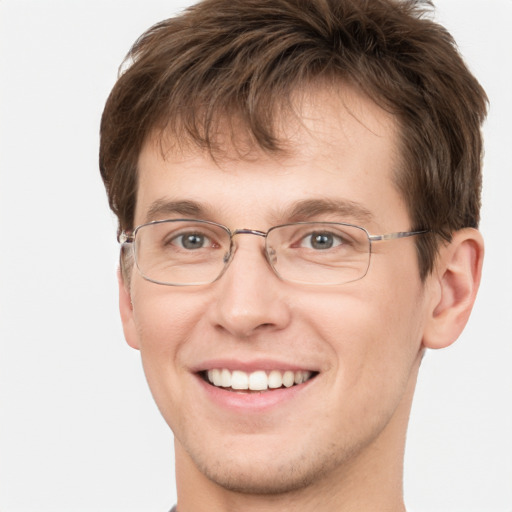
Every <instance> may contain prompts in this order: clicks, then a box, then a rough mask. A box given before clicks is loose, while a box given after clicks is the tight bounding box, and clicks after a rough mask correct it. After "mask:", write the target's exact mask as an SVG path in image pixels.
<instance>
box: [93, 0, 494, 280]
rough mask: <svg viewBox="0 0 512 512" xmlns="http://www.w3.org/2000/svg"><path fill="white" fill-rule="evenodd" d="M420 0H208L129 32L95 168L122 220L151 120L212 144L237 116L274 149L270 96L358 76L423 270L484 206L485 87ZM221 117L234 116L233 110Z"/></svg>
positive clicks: (126, 223)
mask: <svg viewBox="0 0 512 512" xmlns="http://www.w3.org/2000/svg"><path fill="white" fill-rule="evenodd" d="M431 7H432V3H431V2H430V1H428V0H425V1H421V0H403V1H400V0H204V1H203V2H201V3H199V4H197V5H195V6H193V7H191V8H189V9H188V10H186V11H185V12H184V13H183V14H182V15H180V16H177V17H175V18H171V19H168V20H166V21H163V22H161V23H159V24H157V25H155V26H153V27H152V28H150V29H149V30H148V31H147V32H146V33H144V34H143V35H142V36H141V37H140V38H139V39H138V40H137V41H136V42H135V44H134V46H133V47H132V49H131V50H130V52H129V54H128V55H127V60H126V62H129V63H130V65H129V66H128V67H127V69H126V70H125V71H124V72H123V73H121V74H120V77H119V79H118V81H117V83H116V84H115V86H114V88H113V90H112V92H111V94H110V96H109V98H108V100H107V103H106V106H105V110H104V112H103V117H102V121H101V143H100V170H101V175H102V177H103V180H104V183H105V186H106V189H107V193H108V197H109V202H110V206H111V208H112V210H113V211H114V212H115V214H116V215H117V216H118V219H119V230H130V229H132V228H133V227H134V226H133V221H134V212H135V201H136V193H137V163H138V157H139V153H140V151H141V148H142V145H143V144H144V142H145V141H146V140H147V137H148V136H149V134H150V133H152V132H153V131H154V130H155V129H161V130H163V131H165V133H166V134H170V135H171V137H173V138H174V139H175V140H178V141H180V140H185V141H186V142H187V143H192V144H194V145H196V146H197V147H198V148H199V149H201V150H206V151H210V152H214V151H215V150H216V148H215V143H216V135H217V131H218V130H219V127H220V126H221V124H222V122H223V121H224V123H223V124H222V126H224V127H225V126H226V123H225V121H226V120H227V121H228V123H229V122H230V120H231V119H236V120H237V129H239V128H240V123H241V126H242V127H243V128H244V130H245V131H246V133H247V135H248V136H249V138H250V140H251V141H252V142H253V143H254V144H255V145H257V146H259V147H260V148H262V149H263V150H265V151H271V152H272V151H279V150H280V147H281V144H280V142H281V141H279V138H278V137H277V135H276V131H275V126H276V123H275V121H276V119H275V118H276V116H279V115H280V112H282V109H281V110H280V109H279V108H278V107H279V106H280V105H283V104H286V103H287V102H288V101H290V98H291V95H292V93H293V92H294V91H296V90H297V89H299V88H301V87H303V86H305V85H306V84H311V83H315V81H319V80H323V79H326V78H327V79H329V80H330V81H332V80H333V79H334V81H335V82H336V83H338V84H339V86H340V87H341V86H342V85H343V83H350V84H352V85H356V86H357V87H358V89H359V90H361V91H363V92H364V93H365V94H366V95H367V96H368V97H369V98H371V99H373V100H374V101H375V102H376V103H377V104H378V105H379V106H381V107H382V108H384V109H385V110H387V111H388V112H391V113H392V114H393V115H395V116H396V119H397V121H398V125H399V127H400V130H401V147H400V150H401V156H402V162H401V164H402V165H401V169H400V170H399V172H398V173H397V176H396V177H395V179H396V185H397V187H398V189H399V190H400V191H401V193H402V195H403V197H404V199H405V201H406V204H407V207H408V210H409V214H410V217H411V221H412V224H413V225H412V226H411V229H429V230H431V231H432V233H431V234H429V235H426V236H421V237H418V238H417V242H416V243H417V247H418V254H419V267H420V274H421V276H422V277H425V276H426V275H427V274H428V273H429V272H430V271H431V270H432V268H433V264H434V261H435V256H436V252H437V246H438V243H439V236H441V237H442V238H445V239H447V240H449V239H450V238H451V234H452V233H453V232H454V231H456V230H458V229H461V228H464V227H477V226H478V223H479V216H480V213H479V212H480V192H481V160H482V151H483V150H482V136H481V131H480V127H481V124H482V122H483V120H484V118H485V115H486V108H487V98H486V95H485V92H484V91H483V89H482V87H481V86H480V84H479V83H478V82H477V80H476V79H475V78H474V76H473V75H472V74H471V73H470V71H469V70H468V68H467V67H466V65H465V64H464V62H463V60H462V58H461V56H460V55H459V53H458V50H457V48H456V45H455V42H454V41H453V39H452V37H451V36H450V34H449V33H448V32H447V31H446V30H445V29H444V28H443V27H442V26H440V25H438V24H437V23H435V22H433V21H432V20H431V19H430V17H429V16H428V14H429V10H430V8H431ZM228 126H229V124H228Z"/></svg>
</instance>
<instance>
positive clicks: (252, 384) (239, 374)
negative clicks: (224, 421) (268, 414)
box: [201, 368, 318, 392]
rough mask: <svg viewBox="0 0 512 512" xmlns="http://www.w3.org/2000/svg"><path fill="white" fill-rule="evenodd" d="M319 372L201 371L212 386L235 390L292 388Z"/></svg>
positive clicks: (222, 369)
mask: <svg viewBox="0 0 512 512" xmlns="http://www.w3.org/2000/svg"><path fill="white" fill-rule="evenodd" d="M317 374H318V372H313V371H309V370H298V371H291V370H286V371H280V370H272V371H265V370H257V371H254V372H250V373H247V372H244V371H241V370H233V371H230V370H228V369H226V368H214V369H212V370H208V371H204V372H201V376H202V377H203V379H204V380H205V381H206V382H208V383H209V384H211V385H212V386H215V387H218V388H223V389H225V390H227V391H235V392H244V391H247V392H250V391H259V392H261V391H269V390H274V389H281V388H291V387H292V386H298V385H300V384H304V383H305V382H308V381H309V380H311V379H312V378H314V377H315V376H316V375H317Z"/></svg>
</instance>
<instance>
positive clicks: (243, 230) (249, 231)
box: [224, 228, 269, 265]
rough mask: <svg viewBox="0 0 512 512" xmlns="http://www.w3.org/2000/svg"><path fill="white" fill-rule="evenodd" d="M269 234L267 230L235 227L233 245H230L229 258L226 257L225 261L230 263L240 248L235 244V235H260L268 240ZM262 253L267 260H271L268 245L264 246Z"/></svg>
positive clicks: (232, 233)
mask: <svg viewBox="0 0 512 512" xmlns="http://www.w3.org/2000/svg"><path fill="white" fill-rule="evenodd" d="M267 234H268V233H267V232H265V231H260V230H259V229H248V228H241V229H235V230H234V231H232V232H231V244H230V245H231V247H230V251H229V255H228V258H226V259H225V260H224V263H225V264H227V265H228V264H229V263H231V260H232V259H233V257H234V255H235V252H236V251H237V249H238V246H237V244H235V243H234V242H233V239H234V237H235V236H236V235H256V236H259V237H261V238H263V239H264V240H265V241H266V239H267ZM262 253H263V255H264V256H265V258H266V259H267V261H269V254H268V253H267V249H266V247H263V248H262Z"/></svg>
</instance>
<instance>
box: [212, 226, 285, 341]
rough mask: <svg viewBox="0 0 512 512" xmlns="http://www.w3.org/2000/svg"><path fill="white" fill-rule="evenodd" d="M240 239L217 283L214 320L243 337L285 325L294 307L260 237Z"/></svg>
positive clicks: (215, 284) (217, 324) (219, 327)
mask: <svg viewBox="0 0 512 512" xmlns="http://www.w3.org/2000/svg"><path fill="white" fill-rule="evenodd" d="M241 238H243V239H244V240H241V239H240V240H238V241H237V242H238V243H237V248H236V251H235V254H234V255H233V257H232V260H231V262H230V264H229V266H228V268H227V269H226V271H225V273H224V274H223V275H222V277H221V278H220V279H219V280H218V281H216V282H215V283H214V284H213V285H212V286H215V288H216V290H215V299H216V301H215V303H213V304H212V308H211V310H210V315H211V318H210V319H211V321H212V322H213V323H214V324H215V327H216V328H217V329H222V330H223V331H225V332H228V333H230V334H231V335H232V336H235V337H236V338H239V339H246V338H249V337H251V336H254V335H256V334H257V333H260V332H268V333H269V332H272V331H277V330H280V329H283V328H285V327H286V326H287V325H288V323H289V322H290V317H291V310H290V304H289V302H288V300H287V293H286V284H285V283H283V282H282V281H281V280H280V279H279V278H278V277H277V276H276V275H275V273H274V272H273V270H272V269H271V268H270V265H269V264H268V261H267V259H266V257H265V254H264V250H263V244H262V242H263V240H262V239H261V238H259V237H252V236H251V237H245V236H242V237H241Z"/></svg>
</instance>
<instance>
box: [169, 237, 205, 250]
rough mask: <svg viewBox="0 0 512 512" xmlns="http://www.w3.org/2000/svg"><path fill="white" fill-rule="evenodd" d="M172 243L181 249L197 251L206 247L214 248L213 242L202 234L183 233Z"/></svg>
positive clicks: (171, 241)
mask: <svg viewBox="0 0 512 512" xmlns="http://www.w3.org/2000/svg"><path fill="white" fill-rule="evenodd" d="M170 243H171V244H173V245H177V246H178V247H180V248H181V249H187V250H189V251H190V250H197V249H203V248H205V247H212V245H213V243H212V241H211V240H210V239H209V238H208V237H207V236H206V235H204V234H202V233H183V234H181V235H178V236H175V237H174V238H173V239H172V240H170Z"/></svg>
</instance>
